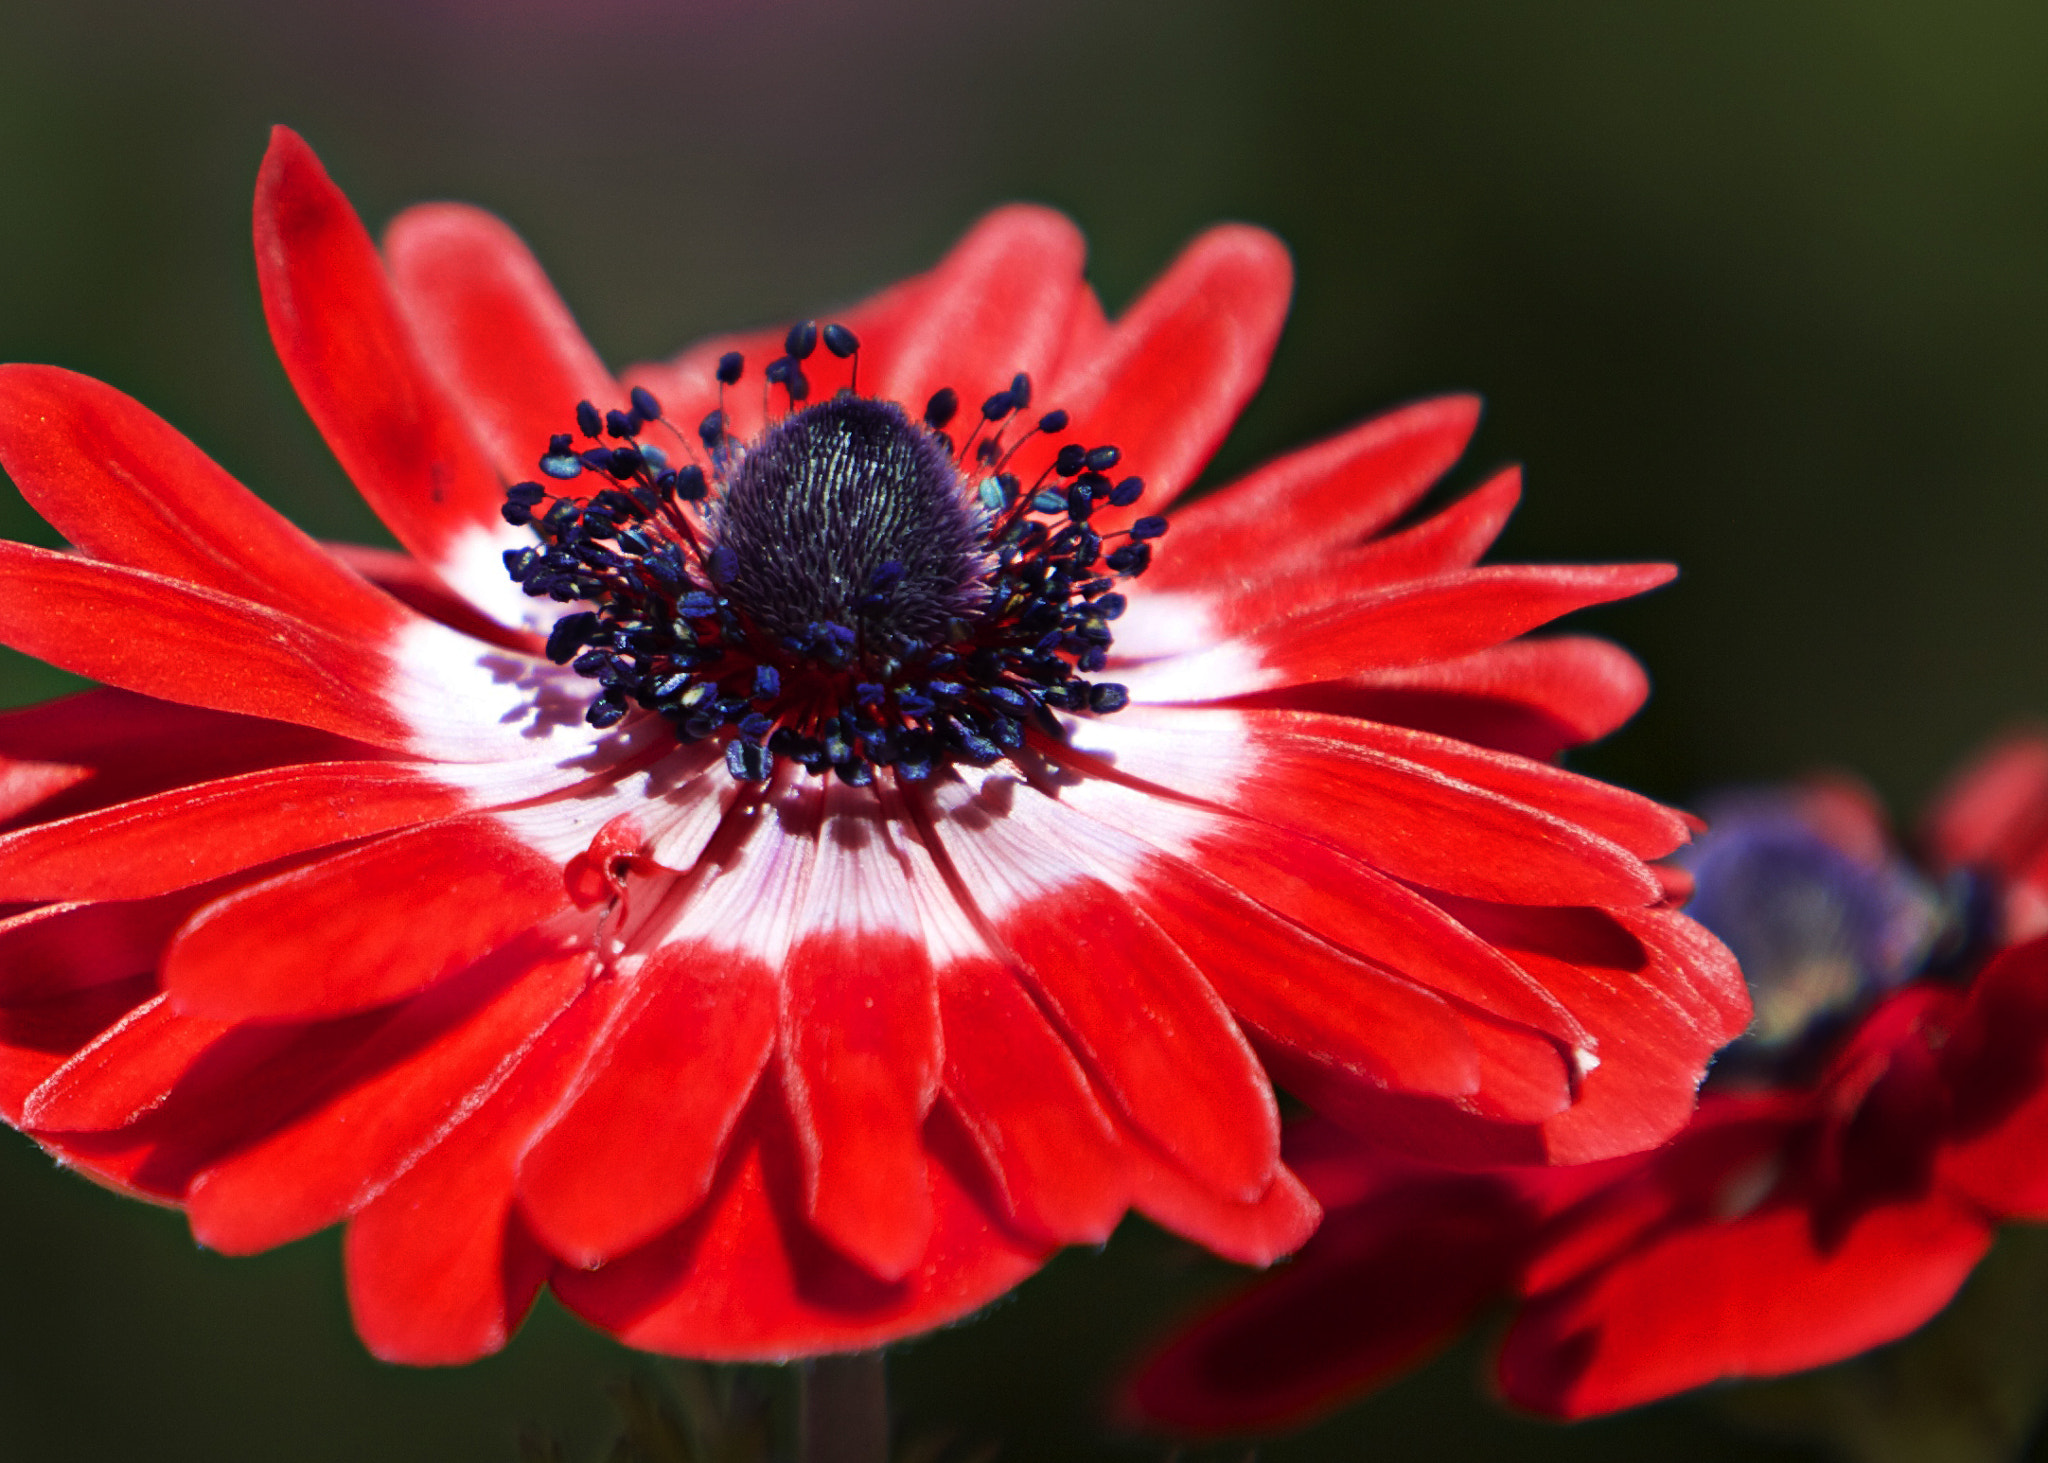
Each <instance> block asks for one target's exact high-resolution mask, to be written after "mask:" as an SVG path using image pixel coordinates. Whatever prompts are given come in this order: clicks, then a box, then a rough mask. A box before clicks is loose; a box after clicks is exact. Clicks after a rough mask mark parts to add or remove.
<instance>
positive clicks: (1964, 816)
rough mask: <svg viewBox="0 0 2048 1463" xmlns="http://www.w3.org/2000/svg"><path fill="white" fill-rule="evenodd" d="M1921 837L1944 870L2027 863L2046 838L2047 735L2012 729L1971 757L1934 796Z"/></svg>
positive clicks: (2006, 870)
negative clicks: (2012, 731) (2007, 734)
mask: <svg viewBox="0 0 2048 1463" xmlns="http://www.w3.org/2000/svg"><path fill="white" fill-rule="evenodd" d="M1922 842H1923V843H1924V844H1925V845H1926V848H1927V850H1928V853H1929V854H1930V855H1931V856H1932V858H1933V861H1934V864H1935V867H1936V868H1938V869H1940V870H1942V871H1943V872H1946V871H1948V870H1950V869H1957V868H1968V867H1978V868H1987V869H1992V870H1995V871H1997V872H1999V873H2001V874H2004V875H2005V876H2006V877H2008V878H2010V877H2012V876H2013V875H2015V874H2017V873H2019V872H2021V871H2022V870H2023V869H2028V868H2029V866H2030V865H2032V864H2033V862H2034V861H2035V859H2036V858H2037V857H2038V856H2039V854H2040V851H2041V848H2042V845H2043V844H2044V843H2048V736H2044V735H2043V734H2042V733H2040V732H2039V731H2033V730H2028V731H2022V732H2015V733H2013V734H2011V735H2009V736H2006V737H2004V738H2001V739H2000V740H1999V741H1997V742H1994V743H1993V744H1992V745H1991V746H1990V747H1988V748H1987V749H1985V750H1984V751H1983V752H1981V753H1979V754H1978V755H1977V756H1976V757H1974V758H1972V759H1971V761H1970V762H1969V764H1968V765H1967V766H1965V767H1964V768H1963V769H1962V770H1961V771H1960V772H1958V773H1957V774H1956V775H1955V776H1954V777H1953V778H1951V779H1950V780H1949V782H1948V785H1947V786H1946V787H1944V788H1943V789H1942V790H1941V792H1940V794H1939V795H1938V796H1937V797H1936V798H1935V799H1934V801H1933V804H1932V807H1931V811H1930V812H1929V814H1928V816H1927V819H1926V826H1925V828H1924V829H1923V832H1922Z"/></svg>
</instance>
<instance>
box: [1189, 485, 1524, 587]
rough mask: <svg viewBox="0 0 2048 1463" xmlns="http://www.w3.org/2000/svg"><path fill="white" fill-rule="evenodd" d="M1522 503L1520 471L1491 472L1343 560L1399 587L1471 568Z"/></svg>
mask: <svg viewBox="0 0 2048 1463" xmlns="http://www.w3.org/2000/svg"><path fill="white" fill-rule="evenodd" d="M1521 501H1522V470H1521V469H1520V468H1519V467H1510V468H1507V469H1505V470H1504V471H1501V472H1498V473H1495V474H1494V475H1493V476H1492V477H1490V478H1488V479H1487V480H1486V481H1485V482H1483V483H1481V484H1480V485H1479V486H1478V487H1476V488H1474V489H1473V490H1472V491H1471V492H1469V493H1467V494H1466V495H1465V496H1464V497H1462V498H1460V499H1459V500H1458V501H1457V502H1455V503H1453V504H1451V506H1450V507H1448V508H1446V509H1444V510H1443V511H1442V512H1441V513H1437V514H1434V515H1432V516H1431V517H1429V518H1425V519H1424V520H1423V521H1422V522H1420V523H1418V524H1416V525H1415V526H1414V527H1413V528H1410V529H1407V530H1405V531H1404V532H1401V533H1397V534H1392V535H1389V536H1388V537H1386V538H1383V539H1378V540H1375V541H1374V542H1372V543H1369V544H1367V545H1365V546H1364V547H1363V548H1360V549H1358V550H1357V551H1356V552H1355V553H1353V554H1350V555H1347V556H1346V557H1347V558H1350V559H1351V560H1352V561H1353V562H1354V563H1356V564H1358V565H1360V566H1362V567H1365V568H1368V569H1370V570H1371V571H1372V572H1373V573H1374V574H1375V575H1377V576H1378V579H1379V582H1380V583H1382V584H1400V583H1402V582H1404V581H1406V580H1410V579H1428V578H1431V577H1433V576H1435V575H1438V574H1448V573H1450V572H1451V571H1453V570H1455V569H1469V568H1471V567H1472V566H1473V565H1474V564H1476V563H1478V562H1479V558H1480V555H1482V554H1484V553H1485V552H1486V551H1487V550H1488V549H1490V548H1492V547H1493V541H1494V540H1495V539H1497V538H1499V537H1500V532H1501V530H1502V529H1503V528H1505V527H1507V522H1508V518H1509V517H1510V516H1511V515H1512V514H1513V513H1514V511H1515V505H1516V504H1518V503H1520V502H1521ZM1174 547H1176V548H1178V547H1179V545H1178V544H1176V545H1175V546H1174Z"/></svg>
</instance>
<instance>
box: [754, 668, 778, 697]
mask: <svg viewBox="0 0 2048 1463" xmlns="http://www.w3.org/2000/svg"><path fill="white" fill-rule="evenodd" d="M781 694H782V673H781V672H780V671H778V670H776V669H775V667H774V666H772V665H757V666H755V667H754V699H755V700H756V701H773V700H774V699H775V698H776V697H777V696H779V695H781Z"/></svg>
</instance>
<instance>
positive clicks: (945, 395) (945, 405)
mask: <svg viewBox="0 0 2048 1463" xmlns="http://www.w3.org/2000/svg"><path fill="white" fill-rule="evenodd" d="M959 410H960V393H959V392H957V391H955V390H954V389H953V388H952V387H950V386H941V387H940V388H939V389H938V390H937V391H934V392H933V393H932V396H931V400H930V401H927V402H926V403H925V404H924V424H925V425H926V426H928V427H930V428H931V429H932V430H933V431H935V432H943V431H944V430H945V429H946V423H948V422H950V421H952V420H953V417H954V414H955V413H957V412H958V411H959Z"/></svg>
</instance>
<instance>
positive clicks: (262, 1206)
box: [185, 941, 590, 1255]
mask: <svg viewBox="0 0 2048 1463" xmlns="http://www.w3.org/2000/svg"><path fill="white" fill-rule="evenodd" d="M589 968H590V959H589V957H588V956H587V955H586V954H584V953H583V952H580V951H578V952H575V953H571V954H568V955H562V954H560V953H558V952H556V951H554V950H552V949H550V948H549V947H548V946H546V945H544V944H542V943H541V942H538V941H535V942H531V943H530V944H527V945H524V946H513V947H510V948H507V949H505V950H502V951H500V952H498V954H497V955H496V956H495V957H493V958H492V959H490V960H487V961H485V962H484V963H483V964H481V965H479V966H478V967H477V968H476V969H474V970H472V971H470V972H468V973H467V974H465V975H464V976H463V978H462V979H460V980H457V981H449V982H447V983H446V984H444V985H442V986H441V987H439V988H438V989H436V990H434V991H432V992H430V993H429V994H427V995H425V996H422V997H421V998H420V999H418V1000H416V1001H413V1002H411V1003H409V1004H408V1005H407V1006H406V1007H405V1009H404V1010H403V1011H402V1012H400V1013H399V1014H398V1015H397V1016H395V1017H394V1018H393V1019H392V1020H391V1021H390V1022H389V1023H387V1024H386V1025H384V1026H383V1027H382V1028H381V1029H380V1030H379V1031H378V1032H377V1033H376V1035H375V1036H374V1037H373V1038H372V1039H371V1040H369V1041H366V1042H364V1043H363V1044H362V1046H361V1047H360V1048H359V1049H358V1050H357V1051H356V1052H355V1053H354V1054H353V1055H352V1057H351V1058H350V1060H349V1062H348V1064H347V1066H346V1067H345V1068H344V1069H343V1071H342V1072H341V1073H340V1074H339V1075H338V1078H337V1081H336V1087H335V1091H334V1093H333V1095H332V1096H330V1097H329V1098H328V1099H327V1100H325V1101H323V1102H321V1103H319V1104H317V1105H316V1106H314V1107H312V1108H311V1109H310V1110H308V1111H305V1112H303V1113H301V1114H299V1115H297V1116H295V1117H293V1118H292V1119H291V1120H290V1121H289V1122H287V1123H286V1124H285V1125H284V1126H282V1127H280V1128H279V1129H277V1131H275V1132H274V1133H272V1134H270V1135H269V1136H267V1137H266V1138H264V1139H263V1140H262V1141H261V1142H260V1143H257V1144H255V1145H254V1146H252V1147H249V1148H246V1149H243V1150H242V1151H240V1152H238V1153H236V1154H234V1155H233V1156H232V1157H229V1158H227V1159H225V1160H223V1161H222V1162H220V1163H217V1164H215V1165H214V1166H212V1167H211V1168H209V1169H207V1170H206V1171H205V1172H204V1173H201V1174H200V1175H199V1176H198V1177H197V1178H196V1179H194V1180H193V1183H192V1186H191V1189H190V1190H189V1191H188V1192H187V1194H186V1196H185V1208H186V1213H187V1215H188V1217H189V1218H190V1220H191V1223H192V1233H193V1236H194V1237H195V1238H196V1239H198V1241H199V1242H200V1243H201V1244H203V1245H205V1246H207V1247H208V1248H209V1249H215V1250H219V1251H222V1252H223V1253H226V1254H244V1255H246V1254H253V1253H255V1252H257V1251H259V1250H267V1249H269V1248H271V1247H272V1246H274V1245H280V1244H284V1243H286V1242H287V1241H290V1240H294V1239H298V1238H299V1237H301V1236H302V1235H307V1234H311V1233H312V1232H313V1231H314V1230H317V1229H322V1228H325V1227H326V1226H327V1225H329V1224H332V1223H334V1222H335V1221H336V1220H338V1219H342V1218H345V1217H347V1216H348V1215H350V1214H352V1213H354V1212H355V1211H356V1210H358V1209H360V1208H361V1207H362V1206H363V1205H364V1204H366V1203H368V1202H369V1201H370V1199H371V1198H372V1197H374V1196H375V1195H376V1193H377V1192H378V1191H379V1190H380V1189H381V1188H382V1187H383V1186H384V1184H385V1183H386V1182H387V1181H389V1180H390V1179H391V1177H392V1176H393V1175H394V1174H396V1173H398V1172H400V1171H402V1170H403V1169H404V1168H405V1167H406V1166H407V1165H409V1164H410V1163H411V1162H413V1161H414V1160H415V1159H417V1158H418V1157H419V1155H420V1154H421V1153H422V1152H424V1151H425V1150H427V1149H429V1148H431V1147H432V1146H433V1144H434V1143H435V1141H436V1140H437V1138H439V1136H440V1135H441V1134H442V1133H443V1132H444V1131H445V1130H446V1129H447V1128H448V1127H450V1126H451V1125H453V1124H455V1123H459V1122H460V1121H462V1119H463V1117H464V1116H465V1115H466V1113H467V1112H468V1111H470V1110H473V1109H474V1108H475V1107H476V1106H477V1105H479V1104H481V1103H482V1102H484V1101H486V1100H487V1099H488V1098H489V1097H490V1095H491V1094H492V1092H493V1091H494V1090H496V1088H497V1087H498V1085H499V1084H500V1083H502V1082H503V1081H505V1079H506V1077H507V1076H508V1075H509V1073H510V1072H511V1070H512V1067H513V1066H514V1064H516V1063H517V1062H518V1061H519V1059H520V1058H521V1057H522V1056H523V1055H524V1054H525V1053H526V1051H527V1050H528V1049H529V1048H530V1047H531V1046H532V1044H533V1043H534V1042H535V1041H536V1040H537V1039H538V1038H539V1037H540V1035H541V1033H542V1032H543V1031H545V1030H546V1029H547V1026H548V1023H549V1022H550V1021H551V1020H553V1019H554V1017H555V1016H556V1015H558V1014H559V1013H560V1012H561V1011H562V1009H563V1008H564V1007H565V1006H566V1005H567V1004H568V1003H569V1002H570V1001H571V1000H573V999H574V998H575V996H576V994H577V993H578V992H579V991H580V990H581V989H582V988H583V986H584V983H585V981H586V980H587V979H588V975H589Z"/></svg>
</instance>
